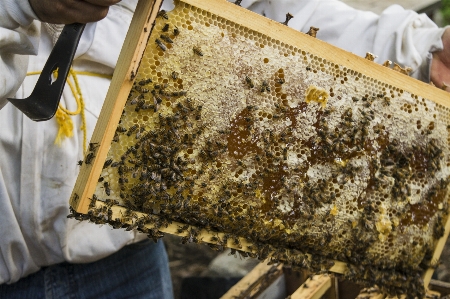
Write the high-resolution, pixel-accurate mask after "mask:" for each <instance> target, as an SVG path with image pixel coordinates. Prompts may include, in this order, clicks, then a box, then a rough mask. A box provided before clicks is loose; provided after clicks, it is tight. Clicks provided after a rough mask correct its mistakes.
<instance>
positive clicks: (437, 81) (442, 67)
mask: <svg viewBox="0 0 450 299" xmlns="http://www.w3.org/2000/svg"><path fill="white" fill-rule="evenodd" d="M442 43H443V44H444V49H443V50H442V51H438V52H434V53H433V61H432V62H431V74H430V77H431V81H432V82H433V83H434V85H436V86H437V87H439V88H442V89H444V90H446V91H449V92H450V27H449V28H447V29H446V30H445V31H444V34H443V35H442Z"/></svg>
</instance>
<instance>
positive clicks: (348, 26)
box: [242, 0, 444, 81]
mask: <svg viewBox="0 0 450 299" xmlns="http://www.w3.org/2000/svg"><path fill="white" fill-rule="evenodd" d="M242 6H244V7H248V8H249V9H251V10H253V11H255V12H257V13H260V14H263V15H265V16H267V17H269V18H271V19H273V20H276V21H280V22H282V21H284V19H285V15H286V13H288V12H290V13H291V14H293V15H294V18H293V19H292V20H291V21H290V22H289V26H290V27H292V28H295V29H298V30H300V31H302V32H306V31H308V30H309V27H310V26H314V27H318V28H320V30H319V32H318V33H317V38H319V39H321V40H323V41H326V42H329V43H331V44H333V45H335V46H337V47H339V48H342V49H344V50H347V51H351V52H353V53H355V54H356V55H359V56H363V57H364V56H365V54H366V52H371V53H373V54H375V55H377V56H378V58H377V59H376V60H375V61H376V62H378V63H383V62H384V61H386V60H391V61H393V62H397V63H399V64H400V65H402V66H409V67H412V69H413V72H412V76H413V77H415V78H417V79H420V80H423V81H429V67H430V63H431V54H430V53H431V52H434V51H439V50H442V48H443V45H442V40H441V37H442V34H443V33H444V28H438V27H437V26H436V24H434V23H433V22H432V21H431V20H430V19H429V18H428V17H427V16H426V15H425V14H417V13H416V12H414V11H411V10H405V9H403V8H402V7H400V6H398V5H392V6H390V7H388V8H387V9H386V10H384V11H383V12H382V14H381V15H377V14H375V13H372V12H368V11H361V10H356V9H354V8H351V7H349V6H348V5H346V4H344V3H342V2H340V1H337V0H280V1H267V0H244V1H242Z"/></svg>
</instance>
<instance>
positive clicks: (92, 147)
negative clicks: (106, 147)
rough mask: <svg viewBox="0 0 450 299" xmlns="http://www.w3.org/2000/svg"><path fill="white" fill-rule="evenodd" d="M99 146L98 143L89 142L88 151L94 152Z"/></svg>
mask: <svg viewBox="0 0 450 299" xmlns="http://www.w3.org/2000/svg"><path fill="white" fill-rule="evenodd" d="M99 146H100V145H99V144H98V142H91V143H89V151H91V152H93V151H95V150H96V149H97V148H98V147H99Z"/></svg>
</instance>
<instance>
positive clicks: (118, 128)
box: [116, 126, 127, 133]
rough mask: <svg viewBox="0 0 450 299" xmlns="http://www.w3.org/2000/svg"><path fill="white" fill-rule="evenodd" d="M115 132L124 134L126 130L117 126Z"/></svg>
mask: <svg viewBox="0 0 450 299" xmlns="http://www.w3.org/2000/svg"><path fill="white" fill-rule="evenodd" d="M116 131H117V132H119V133H125V132H126V131H127V129H125V128H124V127H122V126H117V129H116Z"/></svg>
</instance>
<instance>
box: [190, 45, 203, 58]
mask: <svg viewBox="0 0 450 299" xmlns="http://www.w3.org/2000/svg"><path fill="white" fill-rule="evenodd" d="M192 51H194V53H195V54H196V55H198V56H203V52H202V49H200V47H197V46H195V47H193V48H192Z"/></svg>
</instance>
